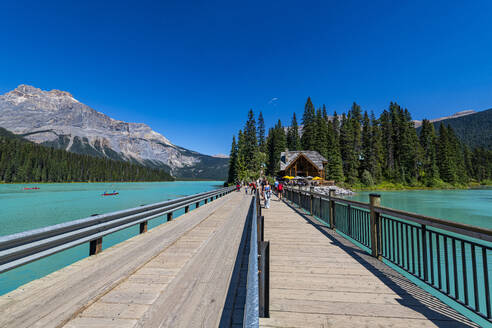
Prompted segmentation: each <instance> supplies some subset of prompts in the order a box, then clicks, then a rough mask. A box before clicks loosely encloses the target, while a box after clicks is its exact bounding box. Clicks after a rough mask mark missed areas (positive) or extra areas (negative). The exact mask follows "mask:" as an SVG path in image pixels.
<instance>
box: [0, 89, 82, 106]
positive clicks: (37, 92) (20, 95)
mask: <svg viewBox="0 0 492 328" xmlns="http://www.w3.org/2000/svg"><path fill="white" fill-rule="evenodd" d="M0 99H3V100H5V101H8V102H9V103H11V104H13V105H20V104H22V103H30V104H38V105H39V107H44V108H46V109H50V110H54V109H56V107H60V106H66V105H69V104H72V103H78V100H77V99H75V98H74V97H73V96H72V95H71V94H70V93H69V92H67V91H60V90H51V91H43V90H41V89H39V88H36V87H33V86H31V85H27V84H21V85H19V86H18V87H17V88H15V89H14V90H12V91H10V92H7V93H6V94H5V95H3V96H0Z"/></svg>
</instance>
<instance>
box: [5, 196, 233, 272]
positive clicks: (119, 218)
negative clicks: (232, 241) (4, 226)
mask: <svg viewBox="0 0 492 328" xmlns="http://www.w3.org/2000/svg"><path fill="white" fill-rule="evenodd" d="M232 190H234V187H227V188H222V189H217V190H213V191H208V192H203V193H199V194H194V195H190V196H186V197H181V198H177V199H173V200H169V201H165V202H159V203H154V204H150V205H144V206H140V207H136V208H131V209H127V210H122V211H117V212H111V213H107V214H101V215H93V216H91V217H88V218H84V219H79V220H74V221H70V222H65V223H61V224H56V225H52V226H49V227H45V228H40V229H35V230H30V231H25V232H21V233H16V234H12V235H7V236H1V237H0V273H2V272H5V271H8V270H11V269H14V268H16V267H19V266H21V265H24V264H27V263H30V262H33V261H36V260H39V259H41V258H44V257H46V256H49V255H53V254H56V253H58V252H61V251H64V250H66V249H69V248H72V247H75V246H77V245H81V244H84V243H87V242H89V243H90V244H89V245H90V250H89V255H94V254H97V253H98V252H100V251H101V250H102V238H103V236H106V235H108V234H111V233H114V232H117V231H120V230H123V229H126V228H129V227H131V226H134V225H137V224H140V233H144V232H146V231H147V223H148V221H149V220H152V219H155V218H158V217H161V216H163V215H166V214H167V219H168V221H170V220H172V219H173V212H175V211H177V210H179V209H182V208H184V209H185V213H187V212H188V211H189V210H190V207H191V206H193V205H194V206H195V208H197V207H199V206H200V203H201V202H202V201H204V202H205V203H207V202H208V201H209V200H210V201H212V200H214V199H217V198H219V197H221V196H224V195H226V194H228V193H230V192H231V191H232Z"/></svg>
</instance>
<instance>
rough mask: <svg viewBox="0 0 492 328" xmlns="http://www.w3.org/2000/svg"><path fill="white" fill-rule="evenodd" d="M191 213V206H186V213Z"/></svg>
mask: <svg viewBox="0 0 492 328" xmlns="http://www.w3.org/2000/svg"><path fill="white" fill-rule="evenodd" d="M189 211H190V205H186V206H185V213H188V212H189Z"/></svg>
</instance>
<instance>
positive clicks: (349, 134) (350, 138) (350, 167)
mask: <svg viewBox="0 0 492 328" xmlns="http://www.w3.org/2000/svg"><path fill="white" fill-rule="evenodd" d="M353 122H354V120H353V119H351V118H349V117H347V116H346V115H345V113H344V114H342V122H341V125H340V152H341V157H342V162H343V174H344V176H345V178H346V180H347V182H348V183H349V184H353V183H356V182H357V180H358V172H357V168H358V160H359V159H358V157H357V152H356V150H355V149H354V144H355V142H354V135H355V134H354V127H353V125H352V123H353Z"/></svg>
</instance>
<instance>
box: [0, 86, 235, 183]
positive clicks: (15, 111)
mask: <svg viewBox="0 0 492 328" xmlns="http://www.w3.org/2000/svg"><path fill="white" fill-rule="evenodd" d="M0 127H3V128H6V129H7V130H9V131H11V132H13V133H15V134H18V135H22V136H23V137H25V138H26V139H28V140H30V141H33V142H36V143H39V144H43V145H46V146H50V147H53V148H58V149H65V150H67V151H72V152H75V153H80V154H88V155H93V156H97V157H107V158H111V159H116V160H124V161H130V162H136V163H140V164H143V165H146V166H150V167H158V168H164V169H166V170H168V171H169V172H170V173H171V174H172V175H174V176H176V177H178V178H179V177H183V178H205V179H207V178H214V179H217V178H220V179H224V178H225V173H224V172H227V165H228V161H227V160H226V159H224V158H217V157H212V156H208V155H204V154H200V153H198V152H196V151H193V150H188V149H186V148H183V147H180V146H177V145H174V144H172V143H171V142H170V141H169V140H168V139H167V138H166V137H164V136H163V135H161V134H159V133H157V132H155V131H154V130H152V129H151V128H150V126H148V125H147V124H144V123H132V122H124V121H121V120H116V119H113V118H111V117H109V116H108V115H106V114H104V113H102V112H99V111H97V110H95V109H93V108H91V107H89V106H87V105H85V104H83V103H81V102H79V101H78V100H77V99H75V98H74V97H73V96H72V94H70V93H69V92H66V91H61V90H56V89H54V90H50V91H43V90H41V89H38V88H35V87H33V86H29V85H25V84H21V85H19V86H18V87H17V88H16V89H14V90H12V91H10V92H7V93H5V94H4V95H0ZM204 162H207V163H208V165H207V166H204V165H203V163H204Z"/></svg>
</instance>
